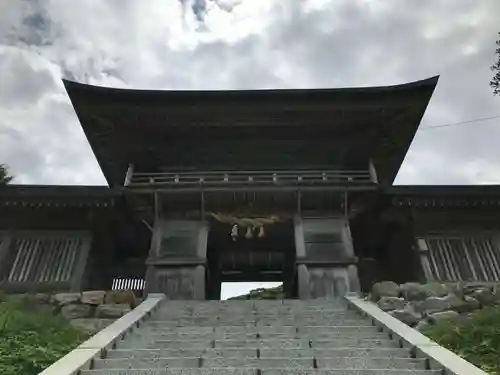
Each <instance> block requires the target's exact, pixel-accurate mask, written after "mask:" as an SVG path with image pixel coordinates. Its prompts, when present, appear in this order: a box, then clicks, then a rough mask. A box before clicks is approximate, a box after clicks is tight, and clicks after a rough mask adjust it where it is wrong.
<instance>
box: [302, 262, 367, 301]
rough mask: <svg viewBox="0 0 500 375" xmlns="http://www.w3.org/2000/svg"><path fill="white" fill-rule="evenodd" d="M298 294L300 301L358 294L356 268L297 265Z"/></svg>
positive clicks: (352, 265)
mask: <svg viewBox="0 0 500 375" xmlns="http://www.w3.org/2000/svg"><path fill="white" fill-rule="evenodd" d="M297 273H298V292H299V298H300V299H313V298H335V297H343V296H345V295H346V294H348V293H352V292H359V279H358V272H357V267H356V265H354V264H350V265H348V266H315V265H305V264H299V265H298V267H297Z"/></svg>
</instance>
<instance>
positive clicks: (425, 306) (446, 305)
mask: <svg viewBox="0 0 500 375" xmlns="http://www.w3.org/2000/svg"><path fill="white" fill-rule="evenodd" d="M415 308H416V310H417V311H418V312H420V313H423V314H426V315H430V314H433V313H437V312H441V311H445V310H450V309H451V302H450V301H449V299H448V298H447V297H429V298H426V299H425V301H422V302H421V303H419V304H417V305H416V307H415Z"/></svg>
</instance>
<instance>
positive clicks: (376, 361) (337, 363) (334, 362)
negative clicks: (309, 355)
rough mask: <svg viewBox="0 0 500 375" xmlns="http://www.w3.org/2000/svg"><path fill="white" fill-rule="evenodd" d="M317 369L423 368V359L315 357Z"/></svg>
mask: <svg viewBox="0 0 500 375" xmlns="http://www.w3.org/2000/svg"><path fill="white" fill-rule="evenodd" d="M315 360H316V366H317V368H318V369H330V368H342V369H346V370H358V369H399V370H425V366H426V360H425V359H421V358H420V359H414V358H408V357H407V358H374V357H335V358H334V357H323V358H316V359H315Z"/></svg>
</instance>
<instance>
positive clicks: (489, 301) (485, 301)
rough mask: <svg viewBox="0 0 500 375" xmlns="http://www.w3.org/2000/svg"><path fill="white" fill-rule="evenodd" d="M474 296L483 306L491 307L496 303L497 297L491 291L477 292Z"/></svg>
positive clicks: (482, 290)
mask: <svg viewBox="0 0 500 375" xmlns="http://www.w3.org/2000/svg"><path fill="white" fill-rule="evenodd" d="M472 296H473V297H474V298H475V299H476V300H478V301H479V303H480V304H481V306H490V305H493V304H494V303H495V295H494V294H493V292H492V291H491V289H479V290H476V291H475V292H474V293H473V294H472Z"/></svg>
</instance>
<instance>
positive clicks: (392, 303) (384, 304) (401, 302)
mask: <svg viewBox="0 0 500 375" xmlns="http://www.w3.org/2000/svg"><path fill="white" fill-rule="evenodd" d="M406 303H407V302H406V301H405V299H404V298H399V297H382V298H380V299H379V300H378V302H377V305H378V307H379V308H380V309H381V310H383V311H392V310H401V309H404V307H405V306H406Z"/></svg>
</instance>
